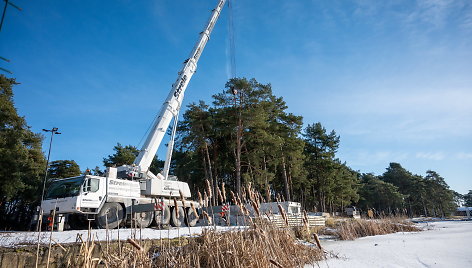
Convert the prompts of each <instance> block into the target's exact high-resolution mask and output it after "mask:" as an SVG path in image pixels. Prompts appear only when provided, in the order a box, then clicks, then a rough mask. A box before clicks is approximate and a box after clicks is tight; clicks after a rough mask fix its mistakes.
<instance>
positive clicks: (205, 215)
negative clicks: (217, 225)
mask: <svg viewBox="0 0 472 268" xmlns="http://www.w3.org/2000/svg"><path fill="white" fill-rule="evenodd" d="M202 214H203V217H205V218H206V219H207V221H208V224H210V225H211V218H210V216H209V215H208V213H207V212H206V211H203V212H202Z"/></svg>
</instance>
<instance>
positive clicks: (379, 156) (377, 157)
mask: <svg viewBox="0 0 472 268" xmlns="http://www.w3.org/2000/svg"><path fill="white" fill-rule="evenodd" d="M340 156H341V158H342V159H349V163H348V164H349V165H353V166H355V167H369V166H373V165H378V164H383V163H387V164H388V163H390V162H402V161H404V160H406V159H408V157H409V154H408V153H406V152H394V151H354V152H344V151H343V152H340Z"/></svg>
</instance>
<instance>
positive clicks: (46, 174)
mask: <svg viewBox="0 0 472 268" xmlns="http://www.w3.org/2000/svg"><path fill="white" fill-rule="evenodd" d="M58 130H59V129H58V128H57V127H53V128H52V129H44V128H43V131H44V132H51V138H50V140H49V151H48V160H47V161H46V170H45V171H44V181H43V193H42V194H41V203H42V202H43V200H44V189H45V188H46V180H47V178H48V167H49V157H50V156H51V147H52V139H53V137H54V134H61V133H60V132H57V131H58ZM41 209H42V207H41Z"/></svg>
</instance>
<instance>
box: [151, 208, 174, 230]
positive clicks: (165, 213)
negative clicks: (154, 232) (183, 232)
mask: <svg viewBox="0 0 472 268" xmlns="http://www.w3.org/2000/svg"><path fill="white" fill-rule="evenodd" d="M170 218H171V217H170V208H169V206H167V205H166V204H163V207H162V210H156V211H155V213H154V220H155V221H156V224H157V226H167V225H169V223H170Z"/></svg>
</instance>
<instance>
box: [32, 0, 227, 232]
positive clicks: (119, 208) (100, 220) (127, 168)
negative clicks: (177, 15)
mask: <svg viewBox="0 0 472 268" xmlns="http://www.w3.org/2000/svg"><path fill="white" fill-rule="evenodd" d="M225 2H226V0H219V1H218V4H217V6H216V8H215V9H213V10H212V13H211V16H210V19H209V20H208V22H207V24H206V26H205V28H204V30H203V31H202V32H201V33H200V37H199V39H198V41H197V43H196V44H195V46H194V48H193V49H192V52H191V53H190V56H189V58H188V59H186V60H185V61H184V63H183V67H182V69H181V71H180V72H179V73H178V76H177V80H176V81H175V83H174V84H173V85H172V88H171V90H170V92H169V95H168V96H167V98H166V100H165V101H164V103H163V105H162V107H161V110H160V112H159V114H158V116H157V119H156V120H155V121H154V124H153V126H152V128H151V130H150V132H149V135H148V137H147V139H146V141H145V142H144V144H143V146H142V148H141V150H140V151H139V155H138V156H137V157H136V159H135V161H134V163H133V164H132V165H123V166H119V167H109V168H107V170H106V173H105V175H104V176H92V175H82V176H78V177H73V178H66V179H59V180H55V181H53V182H52V183H51V185H50V186H49V188H48V190H47V192H46V195H45V197H44V200H42V202H41V206H40V214H42V215H44V216H48V215H51V214H52V212H53V211H55V213H54V214H55V215H60V217H59V218H60V219H61V220H65V221H66V223H68V225H69V226H71V227H72V228H79V227H81V225H82V224H83V223H85V222H86V220H87V219H88V220H94V222H95V223H96V225H97V226H98V227H99V228H116V227H118V226H119V225H120V224H122V223H123V222H125V221H127V220H129V219H131V216H133V217H132V218H133V219H135V221H136V224H137V225H139V226H140V227H143V228H145V227H148V226H149V225H151V223H153V222H155V223H157V224H158V225H168V224H171V225H173V226H180V225H182V224H186V225H188V226H194V225H195V224H196V223H197V221H198V217H197V214H198V212H197V214H196V213H195V212H196V210H197V209H199V204H198V203H197V202H194V201H185V202H182V201H181V198H180V196H181V195H182V196H183V198H184V199H185V198H191V193H190V189H189V186H188V184H187V183H185V182H181V181H178V180H177V178H176V177H175V176H171V175H169V167H170V161H171V156H172V150H173V144H174V137H175V132H176V128H177V119H178V116H179V111H180V108H181V105H182V100H183V98H184V93H185V90H186V88H187V85H188V83H189V82H190V79H191V78H192V76H193V74H194V73H195V71H196V69H197V62H198V60H199V58H200V56H201V54H202V52H203V49H204V48H205V45H206V43H207V42H208V40H209V38H210V34H211V32H212V30H213V27H214V26H215V23H216V21H217V20H218V17H219V15H220V12H221V10H222V8H223V6H224V4H225ZM172 121H173V125H172V131H171V138H170V142H169V144H168V149H167V154H166V158H165V164H164V168H163V170H162V171H161V172H160V173H158V174H153V173H152V172H151V171H150V170H149V167H150V165H151V162H152V160H153V158H154V157H155V155H156V153H157V150H158V148H159V145H160V144H161V142H162V139H163V137H164V135H165V134H166V132H167V130H168V128H169V126H170V124H171V122H172ZM174 199H175V200H174ZM176 200H177V201H176ZM176 203H177V208H176V206H175V204H176ZM191 204H193V206H194V208H195V210H194V209H191ZM175 210H177V211H178V213H176V211H175Z"/></svg>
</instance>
